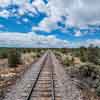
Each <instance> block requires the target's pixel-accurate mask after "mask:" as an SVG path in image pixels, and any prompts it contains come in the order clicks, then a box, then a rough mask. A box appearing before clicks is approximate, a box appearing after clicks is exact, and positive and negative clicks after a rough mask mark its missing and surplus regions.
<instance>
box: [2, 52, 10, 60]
mask: <svg viewBox="0 0 100 100" xmlns="http://www.w3.org/2000/svg"><path fill="white" fill-rule="evenodd" d="M7 57H8V52H2V53H0V58H1V59H3V58H7Z"/></svg>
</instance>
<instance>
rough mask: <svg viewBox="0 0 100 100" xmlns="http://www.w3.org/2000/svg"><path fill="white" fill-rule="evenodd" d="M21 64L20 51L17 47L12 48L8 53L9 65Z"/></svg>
mask: <svg viewBox="0 0 100 100" xmlns="http://www.w3.org/2000/svg"><path fill="white" fill-rule="evenodd" d="M18 64H21V59H20V53H19V52H18V51H17V50H16V49H10V50H9V54H8V65H9V67H17V65H18Z"/></svg>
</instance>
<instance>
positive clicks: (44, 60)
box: [3, 51, 82, 100]
mask: <svg viewBox="0 0 100 100" xmlns="http://www.w3.org/2000/svg"><path fill="white" fill-rule="evenodd" d="M66 87H67V88H66ZM73 98H77V99H73ZM3 100H82V99H81V96H80V91H78V90H77V88H76V87H75V85H73V84H72V81H71V80H70V78H69V76H66V75H65V72H64V69H63V68H62V67H61V65H60V64H59V61H58V60H57V59H56V57H55V55H54V54H53V53H52V52H51V51H47V52H46V53H45V54H44V55H43V56H42V57H40V59H39V60H38V61H37V62H36V63H34V64H33V65H32V66H31V67H30V68H29V69H28V70H27V71H26V73H25V74H24V75H23V76H21V79H19V80H17V81H16V84H14V85H13V86H11V88H10V89H9V90H8V92H7V93H6V95H5V98H4V99H3Z"/></svg>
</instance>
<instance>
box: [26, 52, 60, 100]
mask: <svg viewBox="0 0 100 100" xmlns="http://www.w3.org/2000/svg"><path fill="white" fill-rule="evenodd" d="M26 100H61V96H60V91H59V85H58V82H57V78H56V74H55V72H54V66H53V64H52V59H51V57H50V53H48V55H47V56H46V58H45V60H44V62H43V64H42V65H41V68H40V70H39V72H38V75H37V77H36V79H35V82H34V84H33V85H32V87H31V89H30V91H29V93H28V96H27V98H26Z"/></svg>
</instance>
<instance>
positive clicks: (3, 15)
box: [0, 10, 10, 18]
mask: <svg viewBox="0 0 100 100" xmlns="http://www.w3.org/2000/svg"><path fill="white" fill-rule="evenodd" d="M9 15H10V13H9V12H8V11H7V10H3V11H1V12H0V16H1V17H4V18H8V17H9Z"/></svg>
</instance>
